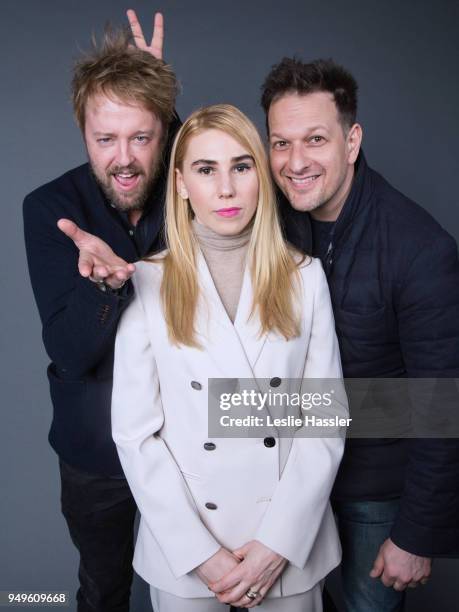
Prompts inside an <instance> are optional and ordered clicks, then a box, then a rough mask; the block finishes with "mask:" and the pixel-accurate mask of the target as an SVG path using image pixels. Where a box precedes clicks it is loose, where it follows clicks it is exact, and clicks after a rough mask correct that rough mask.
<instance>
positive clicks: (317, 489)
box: [255, 259, 348, 569]
mask: <svg viewBox="0 0 459 612" xmlns="http://www.w3.org/2000/svg"><path fill="white" fill-rule="evenodd" d="M312 265H314V266H315V267H316V285H315V290H314V306H313V309H314V310H313V321H312V329H311V336H310V339H309V347H308V352H307V357H306V362H305V367H304V373H303V379H321V380H324V381H326V379H334V380H328V381H326V382H325V386H326V387H327V389H328V387H329V386H330V385H333V386H334V387H340V388H341V390H344V387H343V385H342V370H341V360H340V354H339V348H338V341H337V338H336V333H335V324H334V319H333V312H332V306H331V302H330V294H329V290H328V285H327V281H326V278H325V274H324V272H323V270H322V266H321V264H320V262H319V260H317V259H316V260H313V264H312ZM307 290H310V289H309V288H308V289H307ZM337 390H338V389H337ZM338 398H339V399H338ZM327 412H329V415H327V416H332V415H333V414H336V415H338V416H339V417H343V418H347V417H348V407H347V400H346V396H345V394H343V393H339V392H338V393H337V394H336V400H335V401H334V402H333V403H332V407H331V408H329V409H327ZM327 431H329V432H333V433H332V435H334V436H335V437H327V438H325V437H307V436H308V435H309V436H311V434H308V433H307V432H306V431H305V430H304V428H301V429H299V430H298V431H297V432H296V436H295V438H294V440H293V442H292V446H291V450H290V454H289V456H288V459H287V462H286V464H285V467H284V470H283V472H282V476H281V478H280V480H279V483H278V485H277V487H276V489H275V492H274V494H273V496H272V498H271V502H270V504H269V506H268V509H267V510H266V513H265V515H264V517H263V520H262V523H261V525H260V527H259V529H258V531H257V534H256V536H255V539H256V540H259V541H260V542H262V543H263V544H265V545H266V546H268V547H269V548H271V549H272V550H274V551H276V552H277V553H279V554H280V555H282V556H283V557H285V558H286V559H288V560H289V561H290V563H292V564H293V565H295V566H296V567H298V568H300V569H302V568H304V566H305V565H306V563H307V561H308V557H309V554H310V552H311V550H312V548H313V545H314V542H315V540H316V537H317V534H318V532H319V529H320V526H321V523H322V520H323V517H324V514H325V511H326V509H327V506H328V503H329V498H330V492H331V489H332V486H333V482H334V480H335V477H336V473H337V471H338V466H339V463H340V461H341V458H342V455H343V451H344V436H345V431H343V428H339V427H337V428H334V429H332V428H330V429H329V428H327ZM329 435H330V434H329Z"/></svg>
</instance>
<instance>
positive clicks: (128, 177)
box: [112, 172, 140, 191]
mask: <svg viewBox="0 0 459 612" xmlns="http://www.w3.org/2000/svg"><path fill="white" fill-rule="evenodd" d="M112 176H113V178H114V180H115V181H116V183H117V185H119V186H120V187H121V189H122V190H123V191H129V190H130V189H133V188H134V187H135V186H136V185H137V183H138V181H139V176H140V175H139V174H137V173H134V172H120V173H116V174H112Z"/></svg>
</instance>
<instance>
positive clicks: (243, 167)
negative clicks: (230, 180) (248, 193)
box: [233, 164, 252, 174]
mask: <svg viewBox="0 0 459 612" xmlns="http://www.w3.org/2000/svg"><path fill="white" fill-rule="evenodd" d="M251 168H252V166H250V165H249V164H238V165H237V166H234V168H233V170H234V171H235V172H236V174H245V173H246V172H248V171H249V170H250V169H251Z"/></svg>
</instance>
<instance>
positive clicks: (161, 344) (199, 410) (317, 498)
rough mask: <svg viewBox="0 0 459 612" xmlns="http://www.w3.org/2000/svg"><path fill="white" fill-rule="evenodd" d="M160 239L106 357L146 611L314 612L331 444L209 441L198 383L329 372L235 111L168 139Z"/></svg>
mask: <svg viewBox="0 0 459 612" xmlns="http://www.w3.org/2000/svg"><path fill="white" fill-rule="evenodd" d="M166 233H167V243H168V249H167V250H166V251H164V252H163V253H160V254H159V255H157V256H154V257H152V258H150V259H149V260H146V261H142V262H139V263H137V264H136V272H135V275H134V278H133V282H134V285H135V298H134V300H133V302H132V303H131V304H130V305H129V307H128V308H127V310H126V312H125V313H124V315H123V317H122V319H121V322H120V326H119V330H118V334H117V339H116V348H115V366H114V384H113V397H112V427H113V437H114V440H115V442H116V445H117V448H118V452H119V456H120V459H121V463H122V465H123V469H124V471H125V474H126V477H127V479H128V481H129V484H130V486H131V489H132V492H133V495H134V497H135V499H136V501H137V504H138V507H139V510H140V513H141V521H140V528H139V534H138V538H137V543H136V549H135V556H134V567H135V569H136V571H137V572H138V573H139V574H140V575H141V576H142V577H143V578H144V579H145V580H146V581H147V582H148V583H149V584H150V585H151V596H152V601H153V607H154V609H155V612H157V611H158V610H159V611H160V612H164V611H166V612H169V611H174V612H182V611H183V612H194V611H196V612H198V611H199V612H206V611H207V612H214V611H215V612H216V611H218V610H227V609H228V608H226V607H225V606H224V605H223V604H224V603H231V604H232V605H235V606H238V607H244V608H250V607H253V606H255V605H257V604H260V603H262V609H266V610H269V611H271V610H276V611H281V612H284V611H285V612H300V611H301V612H307V611H309V612H318V611H320V610H321V609H322V606H321V583H322V581H323V579H324V577H325V576H326V575H327V573H328V572H329V571H330V570H331V569H332V568H334V567H335V566H336V565H337V564H338V563H339V561H340V546H339V541H338V536H337V532H336V528H335V524H334V520H333V515H332V513H331V509H330V505H329V501H328V498H329V493H330V490H331V487H332V484H333V481H334V478H335V475H336V471H337V468H338V465H339V462H340V459H341V455H342V451H343V439H342V437H339V436H337V435H336V432H335V434H330V435H335V437H327V438H318V437H317V438H313V437H309V438H308V437H301V435H295V437H294V438H293V440H292V439H289V440H286V439H285V438H284V439H282V438H277V439H276V437H275V436H268V437H265V438H249V437H245V438H243V439H234V438H213V439H212V438H209V437H208V384H209V382H208V381H209V379H213V378H231V379H237V378H245V379H253V380H254V381H255V382H259V384H260V385H262V384H263V381H264V380H266V379H267V380H269V381H271V386H272V387H276V390H282V389H283V385H284V381H286V379H302V378H303V377H304V378H322V379H324V378H340V377H341V366H340V358H339V351H338V345H337V340H336V336H335V332H334V321H333V315H332V309H331V305H330V298H329V293H328V287H327V283H326V280H325V277H324V274H323V271H322V268H321V265H320V263H319V262H318V260H314V259H311V258H306V259H304V258H302V257H300V256H299V255H298V254H297V253H295V252H294V251H293V249H291V248H290V247H288V246H287V245H286V244H285V243H284V241H283V239H282V234H281V230H280V226H279V221H278V218H277V212H276V204H275V197H274V194H273V190H272V186H271V181H270V177H269V169H268V163H267V159H266V154H265V152H264V148H263V145H262V142H261V139H260V137H259V135H258V132H257V130H256V128H255V127H254V125H253V124H252V123H251V122H250V121H249V120H248V119H247V117H245V115H243V114H242V113H241V112H240V111H238V110H237V109H236V108H234V107H232V106H229V105H217V106H212V107H208V108H204V109H201V110H199V111H197V112H195V113H194V114H193V115H192V116H191V117H190V118H189V119H188V120H187V121H186V122H185V123H184V125H183V126H182V128H181V130H180V132H179V133H178V135H177V138H176V141H175V144H174V147H173V151H172V155H171V163H170V172H169V180H168V191H167V202H166ZM286 384H287V383H286ZM341 410H342V411H344V412H345V411H346V410H347V408H346V406H344V405H342V406H341ZM280 598H281V599H280Z"/></svg>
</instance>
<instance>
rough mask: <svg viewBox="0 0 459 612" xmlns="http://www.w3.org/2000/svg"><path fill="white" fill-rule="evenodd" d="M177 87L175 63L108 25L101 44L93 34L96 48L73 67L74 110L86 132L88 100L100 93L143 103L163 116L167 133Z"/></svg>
mask: <svg viewBox="0 0 459 612" xmlns="http://www.w3.org/2000/svg"><path fill="white" fill-rule="evenodd" d="M177 90H178V86H177V80H176V78H175V74H174V72H173V70H172V68H171V66H169V65H168V64H166V63H165V62H163V61H162V60H159V59H156V58H155V57H153V56H152V55H151V54H150V53H147V52H146V51H143V50H141V49H137V48H136V47H134V46H132V44H131V35H130V34H129V32H127V31H125V30H113V29H111V28H107V29H106V30H105V34H104V37H103V39H102V41H101V43H100V44H98V43H97V41H96V39H95V37H94V36H93V39H92V49H91V50H90V51H89V52H87V53H86V54H85V55H83V57H82V58H81V59H80V60H78V61H77V63H76V64H75V66H74V70H73V79H72V103H73V110H74V114H75V118H76V121H77V123H78V125H79V127H80V129H81V131H82V132H84V125H85V109H86V103H87V101H88V99H89V98H90V97H91V96H93V95H97V94H104V95H106V96H107V97H109V98H111V99H115V100H121V101H122V102H125V103H126V104H139V105H141V106H143V107H144V108H146V109H148V110H150V111H152V112H153V113H154V114H155V115H156V116H157V117H158V118H159V119H160V121H161V123H162V125H163V128H164V131H165V132H167V127H168V125H169V124H170V122H171V121H172V118H173V116H174V106H175V98H176V96H177Z"/></svg>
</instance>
